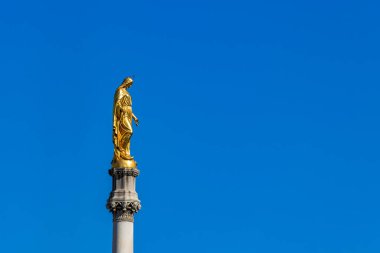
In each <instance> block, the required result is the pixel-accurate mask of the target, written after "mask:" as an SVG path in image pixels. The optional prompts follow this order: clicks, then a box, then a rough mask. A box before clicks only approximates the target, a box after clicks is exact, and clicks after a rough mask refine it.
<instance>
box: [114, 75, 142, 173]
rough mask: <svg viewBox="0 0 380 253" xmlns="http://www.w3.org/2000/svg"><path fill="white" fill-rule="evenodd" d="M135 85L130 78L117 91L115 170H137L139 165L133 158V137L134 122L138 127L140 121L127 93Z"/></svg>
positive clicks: (115, 103) (115, 104) (115, 109)
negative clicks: (131, 147) (134, 112)
mask: <svg viewBox="0 0 380 253" xmlns="http://www.w3.org/2000/svg"><path fill="white" fill-rule="evenodd" d="M132 84H133V80H132V78H130V77H127V78H125V79H124V81H123V83H122V84H121V85H120V86H119V87H118V88H117V89H116V92H115V96H114V104H113V136H112V137H113V138H112V139H113V144H114V156H113V159H112V167H113V168H136V166H137V163H136V161H135V160H134V159H133V157H132V156H131V149H130V146H131V137H132V135H133V128H132V121H133V120H134V121H135V124H136V126H138V124H139V120H138V119H137V117H136V116H135V115H134V114H133V112H132V97H131V95H130V94H129V92H128V91H127V89H128V88H130V87H131V86H132Z"/></svg>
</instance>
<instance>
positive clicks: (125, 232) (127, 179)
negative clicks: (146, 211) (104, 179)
mask: <svg viewBox="0 0 380 253" xmlns="http://www.w3.org/2000/svg"><path fill="white" fill-rule="evenodd" d="M109 174H110V175H111V176H112V192H111V193H110V197H109V198H108V202H107V208H108V209H109V210H110V211H111V212H112V214H113V241H112V253H133V222H134V214H135V213H137V212H138V211H139V210H140V208H141V205H140V200H139V199H138V196H137V192H136V189H135V186H136V177H137V176H138V175H139V171H138V169H137V168H112V169H110V170H109Z"/></svg>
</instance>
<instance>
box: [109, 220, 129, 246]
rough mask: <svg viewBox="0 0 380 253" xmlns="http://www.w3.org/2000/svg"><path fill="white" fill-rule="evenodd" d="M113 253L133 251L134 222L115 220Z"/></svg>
mask: <svg viewBox="0 0 380 253" xmlns="http://www.w3.org/2000/svg"><path fill="white" fill-rule="evenodd" d="M112 253H133V222H129V221H114V222H113V241H112Z"/></svg>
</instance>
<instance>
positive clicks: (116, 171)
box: [108, 168, 140, 177]
mask: <svg viewBox="0 0 380 253" xmlns="http://www.w3.org/2000/svg"><path fill="white" fill-rule="evenodd" d="M108 173H109V174H110V175H111V176H133V177H137V176H138V175H139V174H140V171H139V170H138V169H136V168H133V169H128V168H112V169H110V170H109V171H108Z"/></svg>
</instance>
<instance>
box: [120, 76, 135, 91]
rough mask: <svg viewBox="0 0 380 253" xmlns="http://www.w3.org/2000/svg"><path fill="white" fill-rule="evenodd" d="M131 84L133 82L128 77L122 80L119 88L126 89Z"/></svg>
mask: <svg viewBox="0 0 380 253" xmlns="http://www.w3.org/2000/svg"><path fill="white" fill-rule="evenodd" d="M132 84H133V80H132V78H131V77H129V76H128V77H127V78H125V79H124V80H123V82H122V83H121V85H120V87H122V88H126V89H128V88H129V87H131V86H132Z"/></svg>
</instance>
